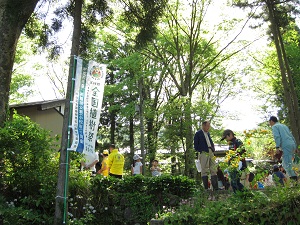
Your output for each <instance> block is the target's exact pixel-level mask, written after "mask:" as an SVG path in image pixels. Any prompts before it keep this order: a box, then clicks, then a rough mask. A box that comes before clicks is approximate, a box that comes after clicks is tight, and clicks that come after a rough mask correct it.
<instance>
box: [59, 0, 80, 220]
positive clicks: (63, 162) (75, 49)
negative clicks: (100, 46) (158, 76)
mask: <svg viewBox="0 0 300 225" xmlns="http://www.w3.org/2000/svg"><path fill="white" fill-rule="evenodd" d="M82 4H83V0H75V8H74V21H73V24H74V30H73V38H72V48H71V59H70V67H69V77H68V86H67V94H66V102H65V113H64V121H63V130H62V141H61V150H60V159H59V171H58V180H57V190H56V199H55V215H54V224H55V225H61V224H67V222H66V219H67V216H66V215H65V214H64V213H65V208H64V201H65V199H64V197H67V196H68V192H67V194H66V196H65V184H66V183H68V173H66V171H68V169H69V167H68V165H69V160H68V159H67V148H68V147H69V146H68V126H69V119H70V114H69V111H70V99H71V97H72V96H71V91H72V76H73V67H74V66H75V65H74V60H73V56H75V55H76V56H78V55H79V45H80V36H81V11H82ZM67 188H68V187H67ZM67 208H68V207H67V206H66V210H67Z"/></svg>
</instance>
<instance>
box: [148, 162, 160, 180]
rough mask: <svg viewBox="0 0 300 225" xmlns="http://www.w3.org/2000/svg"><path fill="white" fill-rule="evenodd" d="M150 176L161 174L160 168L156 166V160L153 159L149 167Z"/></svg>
mask: <svg viewBox="0 0 300 225" xmlns="http://www.w3.org/2000/svg"><path fill="white" fill-rule="evenodd" d="M150 170H151V173H152V176H153V177H157V176H160V175H161V169H160V168H159V167H158V160H156V159H154V160H153V161H152V167H151V168H150Z"/></svg>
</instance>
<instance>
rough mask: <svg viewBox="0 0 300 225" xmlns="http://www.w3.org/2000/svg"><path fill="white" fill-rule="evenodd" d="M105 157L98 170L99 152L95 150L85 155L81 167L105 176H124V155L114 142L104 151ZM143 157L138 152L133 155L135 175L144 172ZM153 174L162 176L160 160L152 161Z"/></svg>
mask: <svg viewBox="0 0 300 225" xmlns="http://www.w3.org/2000/svg"><path fill="white" fill-rule="evenodd" d="M102 156H103V159H102V162H101V168H100V169H99V170H98V171H97V170H96V165H97V163H99V154H98V153H97V152H95V153H94V154H91V155H85V160H84V161H82V162H81V169H82V170H83V169H86V170H90V171H91V173H92V174H94V175H95V174H101V175H103V176H105V177H108V176H110V177H115V178H120V179H121V178H122V177H123V170H124V164H125V158H124V156H123V155H122V154H121V153H120V152H119V150H118V149H117V148H116V147H115V145H114V144H110V146H109V150H104V151H103V153H102ZM141 159H142V157H140V156H139V155H138V154H135V155H134V156H133V164H131V174H132V175H133V176H135V175H138V174H142V173H143V164H142V162H141ZM150 171H151V173H152V176H160V175H161V169H160V167H159V166H158V160H156V159H154V160H153V161H152V166H151V168H150Z"/></svg>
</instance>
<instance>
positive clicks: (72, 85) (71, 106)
mask: <svg viewBox="0 0 300 225" xmlns="http://www.w3.org/2000/svg"><path fill="white" fill-rule="evenodd" d="M72 57H73V60H74V61H73V68H72V83H71V94H70V108H69V120H68V143H67V151H66V171H65V172H66V176H65V186H64V215H63V224H66V221H67V214H68V208H67V197H68V196H67V194H68V186H69V184H68V180H69V148H70V143H71V140H70V139H71V129H70V124H71V123H72V116H73V115H72V114H73V95H74V83H75V68H76V65H77V56H75V55H73V56H72Z"/></svg>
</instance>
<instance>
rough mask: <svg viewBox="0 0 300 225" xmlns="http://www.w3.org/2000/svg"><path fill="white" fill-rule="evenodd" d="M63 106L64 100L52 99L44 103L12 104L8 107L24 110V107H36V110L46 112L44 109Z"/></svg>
mask: <svg viewBox="0 0 300 225" xmlns="http://www.w3.org/2000/svg"><path fill="white" fill-rule="evenodd" d="M64 104H65V99H54V100H46V101H38V102H29V103H21V104H12V105H10V106H9V108H10V109H17V108H26V107H33V106H36V107H37V109H38V110H46V109H51V108H55V107H59V106H61V105H64Z"/></svg>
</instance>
